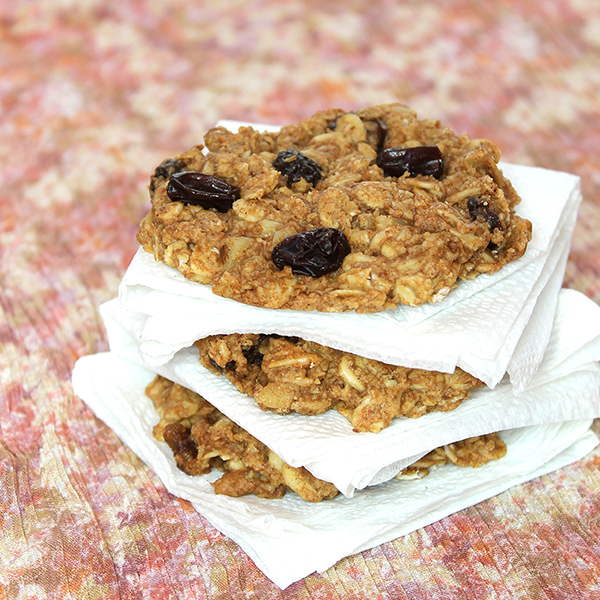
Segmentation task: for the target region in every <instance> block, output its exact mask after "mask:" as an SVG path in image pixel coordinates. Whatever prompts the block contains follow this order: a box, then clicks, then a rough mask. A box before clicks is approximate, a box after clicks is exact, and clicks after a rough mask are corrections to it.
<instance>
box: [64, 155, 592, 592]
mask: <svg viewBox="0 0 600 600" xmlns="http://www.w3.org/2000/svg"><path fill="white" fill-rule="evenodd" d="M502 168H503V172H504V174H505V175H506V176H507V177H508V178H509V179H510V180H511V182H512V183H513V185H514V186H515V188H516V189H517V191H518V193H519V194H520V196H521V198H522V203H521V204H520V205H519V208H518V212H519V214H520V215H521V216H523V217H525V218H527V219H529V220H530V221H531V222H532V223H533V239H532V241H531V243H530V245H529V247H528V249H527V252H526V254H525V256H523V257H522V258H521V259H520V260H518V261H515V262H514V263H511V264H509V265H507V266H505V267H504V268H503V269H501V271H499V272H498V273H495V274H494V275H491V276H486V275H481V276H479V277H478V278H476V279H475V280H473V281H468V282H462V283H461V284H460V285H459V286H458V288H457V289H456V290H454V291H452V292H451V293H450V294H449V295H448V296H447V297H446V298H445V299H444V300H442V301H441V302H439V303H437V304H428V305H422V306H419V307H400V308H398V309H395V310H391V311H385V312H381V313H375V314H356V313H318V312H296V311H289V310H279V311H278V310H270V309H262V308H256V307H252V306H246V305H242V304H239V303H236V302H234V301H232V300H228V299H224V298H220V297H217V296H214V295H213V294H212V292H211V290H210V287H208V286H203V285H200V284H197V283H193V282H190V281H188V280H186V279H185V278H184V277H183V276H182V275H181V274H180V273H179V272H177V271H175V270H174V269H171V268H169V267H167V266H165V265H164V264H161V263H157V262H155V261H154V258H153V257H152V256H151V255H149V254H147V253H145V252H144V251H143V250H141V249H140V251H139V252H138V253H137V254H136V256H135V258H134V259H133V261H132V263H131V265H130V267H129V269H128V270H127V272H126V274H125V277H124V278H123V282H122V284H121V286H120V289H119V297H118V298H116V299H114V300H112V301H110V302H108V303H106V304H104V305H103V306H102V307H101V314H102V317H103V319H104V323H105V325H106V328H107V332H108V336H109V343H110V349H111V352H109V353H103V354H98V355H94V356H89V357H84V358H82V359H80V360H79V361H78V362H77V364H76V367H75V369H74V372H73V385H74V389H75V392H76V393H77V394H78V395H79V396H80V397H81V398H82V399H83V400H84V401H85V402H86V403H87V404H88V405H89V406H90V407H91V408H92V410H93V411H94V412H95V413H96V414H97V415H98V417H100V418H101V419H102V420H104V421H105V422H106V423H107V424H108V425H109V426H110V427H111V428H112V429H113V430H114V431H115V432H116V433H117V435H119V437H120V438H121V439H122V440H123V441H124V442H125V443H126V444H127V445H129V447H130V448H131V449H132V450H133V451H134V452H136V453H137V454H138V455H139V456H140V458H141V459H142V460H144V461H145V462H146V463H147V464H148V465H149V466H150V467H151V468H152V469H153V470H154V471H155V472H156V473H157V474H158V475H159V477H160V478H161V480H162V481H163V483H164V485H165V486H166V487H167V489H168V490H169V491H171V492H172V493H173V494H176V495H177V496H179V497H182V498H185V499H187V500H189V501H191V502H192V503H193V504H194V506H196V508H197V509H198V511H199V512H200V513H202V514H203V515H204V516H205V517H206V518H208V519H209V520H210V521H211V522H212V523H213V524H214V525H215V526H216V527H217V528H218V529H219V530H221V531H222V532H223V533H225V534H226V535H228V536H230V537H231V538H232V539H234V540H235V541H237V542H238V543H239V544H240V545H241V546H242V547H243V548H244V549H245V550H246V552H247V553H248V554H249V555H250V556H251V557H252V558H253V559H254V561H255V562H256V564H257V565H258V566H259V567H260V568H261V569H262V570H263V571H264V572H265V573H266V574H267V575H268V576H269V577H270V578H271V579H272V580H273V581H274V582H275V583H277V584H278V585H279V586H280V587H286V586H287V585H289V584H290V583H292V582H293V581H296V580H298V579H300V578H302V577H303V576H306V575H308V574H310V573H311V572H313V571H315V570H324V569H326V568H328V567H330V566H331V565H333V564H334V563H335V562H336V561H337V560H339V559H340V558H343V557H344V556H348V555H350V554H352V553H355V552H358V551H360V550H363V549H366V548H369V547H373V546H374V545H377V544H380V543H382V542H384V541H387V540H390V539H393V538H395V537H398V536H400V535H404V534H406V533H409V532H411V531H414V530H415V529H417V528H419V527H422V526H424V525H427V524H429V523H431V522H434V521H436V520H438V519H440V518H442V517H444V516H446V515H448V514H451V513H453V512H455V511H457V510H460V509H462V508H465V507H467V506H470V505H472V504H474V503H476V502H479V501H481V500H484V499H486V498H489V497H490V496H493V495H495V494H497V493H500V492H502V491H504V490H506V489H507V488H509V487H510V486H513V485H516V484H518V483H521V482H524V481H527V480H529V479H531V478H533V477H537V476H539V475H541V474H544V473H547V472H550V471H552V470H554V469H557V468H560V467H561V466H564V465H566V464H569V463H570V462H572V461H574V460H577V459H579V458H581V457H583V456H584V455H585V454H587V453H588V452H589V451H590V450H591V449H592V448H593V447H594V446H595V445H596V444H597V438H596V436H595V435H594V434H593V433H591V431H590V430H589V426H590V424H591V420H592V419H594V418H595V417H597V416H600V366H599V365H598V362H597V361H598V360H600V308H599V307H598V306H597V305H596V304H595V303H593V302H592V301H591V300H589V299H587V298H586V297H584V296H583V295H582V294H579V293H577V292H574V291H571V290H561V284H562V280H563V275H564V269H565V264H566V260H567V255H568V251H569V243H570V239H571V235H572V231H573V227H574V223H575V219H576V215H577V209H578V205H579V202H580V199H581V196H580V192H579V181H578V178H576V177H574V176H572V175H569V174H565V173H559V172H554V171H547V170H543V169H537V168H532V167H523V166H516V165H509V164H504V165H502ZM167 307H168V309H169V310H166V308H167ZM225 333H279V334H285V335H294V336H299V337H301V338H303V339H308V340H312V341H315V342H318V343H320V344H323V345H327V346H330V347H334V348H337V349H340V350H345V351H349V352H353V353H355V354H359V355H362V356H366V357H369V358H373V359H377V360H381V361H383V362H386V363H391V364H396V365H403V366H408V367H413V368H422V369H428V370H435V371H443V372H452V371H454V369H455V367H457V366H459V367H461V368H462V369H463V370H465V371H468V372H470V373H471V374H473V375H474V376H476V377H478V378H479V379H481V380H482V381H483V382H485V384H486V385H487V387H486V388H484V389H479V390H476V391H475V392H473V393H472V394H471V396H470V398H469V399H468V400H466V401H465V402H463V403H462V404H461V405H460V406H459V407H458V408H457V409H456V410H454V411H451V412H448V413H440V412H432V413H429V414H426V415H424V416H422V417H420V418H418V419H406V418H397V419H394V420H393V422H392V424H391V425H390V426H389V427H388V428H386V429H384V430H383V431H381V432H380V433H376V434H372V433H355V432H353V431H352V426H351V425H350V423H349V422H348V421H347V420H346V419H345V418H344V417H342V416H341V415H340V414H339V413H337V412H336V411H329V412H327V413H325V414H323V415H319V416H310V417H309V416H302V415H298V414H291V415H277V414H273V413H269V412H264V411H262V410H261V409H260V408H258V406H257V405H256V404H255V402H254V401H253V400H252V399H251V398H248V397H246V396H244V395H242V394H240V393H239V392H238V391H237V390H236V388H235V387H234V386H233V385H232V384H231V383H230V382H229V381H228V380H226V379H225V378H224V377H220V376H218V375H215V374H213V373H211V372H209V371H207V370H206V369H204V368H203V367H202V366H201V365H200V364H199V362H198V352H197V350H196V349H195V348H194V347H193V346H192V344H193V343H194V342H195V341H196V340H197V339H200V338H203V337H206V336H208V335H214V334H225ZM156 373H159V374H161V375H163V376H165V377H167V378H168V379H171V380H173V381H175V382H177V383H180V384H182V385H184V386H185V387H188V388H190V389H192V390H194V391H196V392H198V393H199V394H200V395H202V396H203V397H204V398H206V399H207V400H208V401H209V402H211V403H212V404H214V405H215V406H216V407H217V408H218V409H219V410H221V412H223V413H224V414H226V415H227V416H228V417H229V418H231V419H232V420H233V421H235V422H236V423H238V424H239V425H240V426H241V427H243V428H244V429H246V430H247V431H248V432H249V433H251V434H252V435H254V436H255V437H256V438H258V439H259V440H260V441H262V442H263V443H264V444H266V445H267V446H268V447H269V448H271V450H273V451H274V452H275V453H276V454H278V455H279V456H280V457H281V458H282V459H283V460H284V461H285V462H287V463H288V464H290V465H292V466H295V467H300V466H304V467H306V468H307V469H308V470H309V471H310V472H311V473H312V474H313V475H315V476H316V477H318V478H319V479H323V480H326V481H329V482H331V483H333V484H334V485H335V486H336V487H337V488H338V489H339V490H340V492H341V494H340V495H339V496H337V497H336V498H334V499H333V500H327V501H323V502H320V503H318V504H311V503H308V502H306V501H304V500H302V499H300V498H299V497H298V496H296V495H295V494H293V493H288V494H286V495H285V497H284V498H283V499H281V500H265V499H259V498H256V497H254V496H247V497H243V498H230V497H227V496H221V495H219V496H217V495H215V494H214V491H213V488H212V487H211V485H210V481H211V480H214V479H215V478H216V477H218V476H219V475H214V476H213V475H207V476H199V477H191V476H188V475H185V474H184V473H182V472H181V471H179V470H178V469H177V467H176V465H175V461H174V459H173V456H172V453H171V450H170V449H169V448H168V446H167V445H166V444H165V443H162V442H158V441H156V440H155V439H154V438H153V436H152V428H153V426H154V425H155V424H156V423H157V421H158V415H157V414H156V412H155V410H154V408H153V405H152V402H151V401H150V400H149V399H148V398H147V397H146V396H145V394H144V388H145V386H146V385H147V384H148V383H149V382H150V381H151V380H152V379H153V378H154V375H155V374H156ZM492 432H501V437H502V439H503V440H504V441H505V442H506V444H507V447H508V450H507V454H506V456H505V457H504V458H502V459H500V460H498V461H495V462H492V463H488V464H487V465H484V466H483V467H480V468H478V469H468V468H462V469H461V468H458V467H455V466H453V465H449V466H444V467H443V468H441V469H438V470H436V471H433V472H432V473H431V474H430V475H429V476H428V477H426V478H424V479H421V480H414V481H404V480H398V479H393V477H394V476H395V475H396V474H397V473H398V471H399V470H401V469H402V468H404V467H405V466H407V465H409V464H411V463H412V462H414V461H415V460H417V459H418V458H420V457H421V456H423V455H424V454H426V453H427V452H429V451H430V450H432V449H434V448H436V447H439V446H442V445H444V444H448V443H451V442H455V441H458V440H461V439H464V438H467V437H471V436H475V435H483V434H487V433H492Z"/></svg>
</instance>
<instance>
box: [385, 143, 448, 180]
mask: <svg viewBox="0 0 600 600" xmlns="http://www.w3.org/2000/svg"><path fill="white" fill-rule="evenodd" d="M375 164H376V165H377V166H378V167H381V169H383V172H384V174H385V175H388V176H391V177H401V176H402V175H404V173H408V175H409V177H414V176H415V175H431V176H433V177H435V178H436V179H441V178H442V174H443V172H444V163H443V161H442V153H441V152H440V149H439V148H438V147H437V146H415V147H413V148H386V149H385V150H383V152H381V153H380V154H379V156H378V157H377V160H376V161H375Z"/></svg>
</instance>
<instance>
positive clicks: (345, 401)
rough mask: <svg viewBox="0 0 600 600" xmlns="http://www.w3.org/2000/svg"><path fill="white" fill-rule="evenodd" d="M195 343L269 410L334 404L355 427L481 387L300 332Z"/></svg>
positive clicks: (206, 359)
mask: <svg viewBox="0 0 600 600" xmlns="http://www.w3.org/2000/svg"><path fill="white" fill-rule="evenodd" d="M195 346H196V348H198V351H199V357H200V358H199V360H200V363H201V364H202V365H203V366H204V367H206V368H207V369H209V370H210V371H212V372H213V373H217V374H220V375H223V376H225V377H227V379H229V381H231V382H232V383H233V384H234V385H235V386H236V388H237V389H238V390H239V391H240V392H241V393H243V394H246V395H248V396H250V397H252V398H253V399H254V400H255V402H256V403H257V404H258V406H260V408H262V409H263V410H269V411H272V412H276V413H279V414H287V413H290V412H297V413H300V414H304V415H318V414H321V413H324V412H325V411H327V410H331V409H335V410H337V411H338V412H340V413H341V414H342V415H343V416H344V417H346V418H347V419H348V421H350V423H351V424H352V427H353V429H354V430H355V431H370V432H372V433H376V432H378V431H381V430H382V429H384V428H385V427H387V426H388V425H389V424H390V423H391V421H392V419H393V418H394V417H411V418H416V417H420V416H422V415H424V414H425V413H428V412H432V411H443V412H447V411H451V410H454V409H455V408H457V407H458V406H459V405H460V404H461V403H462V402H463V401H464V400H465V399H467V398H468V397H469V395H470V393H471V391H472V390H474V389H476V388H478V387H482V386H483V383H482V382H481V381H480V380H479V379H477V378H476V377H473V376H472V375H470V374H469V373H467V372H465V371H463V370H462V369H460V368H458V367H457V368H456V370H455V371H454V373H438V372H436V371H426V370H423V369H409V368H407V367H398V366H394V365H388V364H385V363H382V362H380V361H377V360H373V359H369V358H363V357H361V356H357V355H355V354H351V353H349V352H342V351H340V350H336V349H334V348H329V347H327V346H323V345H321V344H317V343H316V342H311V341H305V340H303V339H301V338H297V337H294V338H292V337H283V336H280V335H265V334H238V333H233V334H228V335H214V336H210V337H207V338H203V339H201V340H198V341H197V342H196V343H195Z"/></svg>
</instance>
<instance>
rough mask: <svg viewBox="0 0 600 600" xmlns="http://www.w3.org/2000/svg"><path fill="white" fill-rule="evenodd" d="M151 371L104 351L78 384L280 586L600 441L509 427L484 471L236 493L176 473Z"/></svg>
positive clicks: (77, 376) (88, 360) (576, 432)
mask: <svg viewBox="0 0 600 600" xmlns="http://www.w3.org/2000/svg"><path fill="white" fill-rule="evenodd" d="M153 376H154V374H153V373H152V372H151V371H148V370H146V369H144V368H142V367H139V366H137V365H135V364H133V363H130V362H129V361H127V360H124V359H121V358H119V357H117V356H116V355H115V354H113V353H103V354H97V355H94V356H87V357H84V358H82V359H80V360H79V361H78V362H77V364H76V366H75V369H74V371H73V387H74V390H75V393H76V394H77V395H78V396H80V397H81V398H82V399H83V400H84V401H85V402H86V403H87V404H88V405H89V407H90V408H91V409H92V410H93V411H94V413H95V414H96V415H97V416H98V417H99V418H100V419H102V420H103V421H104V422H105V423H106V424H107V425H108V426H109V427H111V428H112V429H113V431H114V432H115V433H116V434H117V435H118V436H119V437H120V438H121V439H122V440H123V442H125V443H126V444H127V445H128V446H129V447H130V448H131V449H132V450H133V451H134V452H135V453H136V454H137V455H138V456H139V457H140V458H141V459H142V460H143V461H144V462H145V463H146V464H147V465H148V466H149V467H150V468H152V470H153V471H154V472H155V473H156V474H157V475H158V476H159V477H160V479H161V481H162V482H163V484H164V485H165V487H166V488H167V489H168V490H169V491H170V492H171V493H172V494H175V495H176V496H179V497H181V498H184V499H186V500H189V501H190V502H192V503H193V505H194V506H195V508H196V509H197V510H198V512H200V513H201V514H202V515H204V516H205V517H206V518H207V519H208V520H209V521H210V522H211V523H212V524H213V525H214V526H215V527H216V528H217V529H219V530H220V531H221V532H223V533H224V534H225V535H227V536H229V537H230V538H231V539H233V540H234V541H236V542H237V543H238V544H240V546H241V547H242V548H243V549H244V550H245V551H246V552H247V553H248V554H249V555H250V557H251V558H252V559H253V560H254V562H255V563H256V565H257V566H258V567H259V568H260V569H262V570H263V571H264V572H265V574H266V575H267V576H268V577H269V578H270V579H271V580H272V581H273V582H275V583H276V584H277V585H278V586H279V587H281V588H285V587H287V586H288V585H290V584H291V583H293V582H294V581H297V580H299V579H301V578H302V577H305V576H306V575H309V574H310V573H312V572H314V571H324V570H325V569H327V568H329V567H330V566H331V565H333V564H335V562H337V561H338V560H340V559H341V558H343V557H345V556H348V555H350V554H353V553H355V552H359V551H361V550H364V549H367V548H371V547H373V546H376V545H378V544H381V543H383V542H385V541H388V540H391V539H394V538H396V537H399V536H401V535H405V534H407V533H410V532H411V531H414V530H416V529H418V528H420V527H424V526H425V525H428V524H429V523H433V522H435V521H437V520H439V519H441V518H443V517H445V516H447V515H449V514H452V513H454V512H456V511H458V510H461V509H463V508H466V507H468V506H471V505H473V504H475V503H477V502H480V501H482V500H485V499H486V498H489V497H491V496H494V495H496V494H499V493H501V492H502V491H504V490H506V489H508V488H509V487H511V486H513V485H517V484H519V483H522V482H524V481H527V480H529V479H532V478H534V477H538V476H541V475H543V474H545V473H548V472H550V471H553V470H555V469H558V468H560V467H562V466H564V465H567V464H569V463H571V462H573V461H575V460H578V459H580V458H582V457H583V456H585V455H586V454H587V453H588V452H590V451H591V450H592V449H593V448H594V446H595V445H596V444H597V442H598V440H597V438H596V436H595V435H594V434H593V433H592V432H591V431H590V430H589V425H590V421H575V422H568V423H562V424H548V425H540V426H537V427H529V428H524V429H517V430H513V431H508V432H504V433H503V434H502V437H503V439H504V441H505V442H506V443H507V445H508V451H507V455H506V456H505V457H504V458H502V459H501V460H499V461H496V462H492V463H489V464H487V465H485V466H483V467H481V468H479V469H468V468H462V469H461V468H458V467H454V466H453V465H447V466H444V467H442V468H439V469H437V470H435V471H433V472H432V473H431V475H429V476H428V477H426V478H424V479H422V480H413V481H401V480H392V481H389V482H387V483H384V484H382V485H380V486H376V487H371V488H368V489H367V490H364V491H362V492H359V493H357V494H356V496H355V497H354V498H352V499H350V498H345V497H343V496H338V497H336V498H335V499H333V500H329V501H324V502H321V503H318V504H311V503H308V502H305V501H303V500H302V499H300V498H299V497H298V496H296V495H295V494H293V493H288V494H286V496H285V497H284V498H283V499H281V500H265V499H260V498H256V497H255V496H247V497H244V498H229V497H227V496H218V495H215V494H214V492H213V489H212V487H211V486H210V484H209V481H210V479H211V477H210V476H201V477H190V476H188V475H185V474H184V473H182V472H181V471H179V470H178V469H177V467H176V466H175V462H174V460H173V457H172V455H171V451H170V449H169V448H168V447H167V445H166V444H165V443H161V442H157V441H156V440H155V439H154V438H153V437H152V435H151V433H150V432H151V430H152V427H153V426H154V424H155V423H156V422H157V421H158V417H157V415H156V413H155V411H154V409H153V407H152V403H151V401H150V400H149V399H148V398H147V397H146V396H145V395H144V388H145V386H146V384H147V383H149V382H150V380H151V379H152V378H153Z"/></svg>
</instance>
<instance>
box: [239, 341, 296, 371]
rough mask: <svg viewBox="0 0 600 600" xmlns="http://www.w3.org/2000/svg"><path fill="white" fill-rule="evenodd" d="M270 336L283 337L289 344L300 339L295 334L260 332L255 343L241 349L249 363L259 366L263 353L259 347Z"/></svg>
mask: <svg viewBox="0 0 600 600" xmlns="http://www.w3.org/2000/svg"><path fill="white" fill-rule="evenodd" d="M271 338H283V339H286V340H288V342H290V344H297V343H298V342H299V341H300V338H299V337H296V336H285V335H279V334H278V333H261V334H260V335H259V336H258V340H256V343H255V344H252V346H248V347H247V348H243V349H242V354H243V355H244V357H245V358H246V360H247V361H248V363H249V364H251V365H258V366H259V367H260V366H261V365H262V361H263V353H262V352H261V351H260V347H261V345H262V344H263V342H266V341H267V340H269V339H271Z"/></svg>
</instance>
